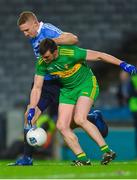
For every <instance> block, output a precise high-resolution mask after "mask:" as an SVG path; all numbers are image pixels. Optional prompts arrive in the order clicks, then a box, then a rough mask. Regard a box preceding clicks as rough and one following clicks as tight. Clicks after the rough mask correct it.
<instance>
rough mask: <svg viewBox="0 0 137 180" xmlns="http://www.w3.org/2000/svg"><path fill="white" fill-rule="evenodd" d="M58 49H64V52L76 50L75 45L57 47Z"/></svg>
mask: <svg viewBox="0 0 137 180" xmlns="http://www.w3.org/2000/svg"><path fill="white" fill-rule="evenodd" d="M58 47H59V49H66V50H75V49H76V48H78V46H76V45H59V46H58Z"/></svg>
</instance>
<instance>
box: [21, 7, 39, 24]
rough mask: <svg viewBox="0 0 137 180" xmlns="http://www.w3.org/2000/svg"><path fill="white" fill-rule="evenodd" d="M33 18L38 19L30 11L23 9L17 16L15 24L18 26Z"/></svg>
mask: <svg viewBox="0 0 137 180" xmlns="http://www.w3.org/2000/svg"><path fill="white" fill-rule="evenodd" d="M31 19H32V20H35V21H38V19H37V17H36V15H35V14H34V13H33V12H31V11H23V12H22V13H21V14H20V15H19V18H18V21H17V25H18V26H20V25H22V24H24V23H26V22H27V21H29V20H31Z"/></svg>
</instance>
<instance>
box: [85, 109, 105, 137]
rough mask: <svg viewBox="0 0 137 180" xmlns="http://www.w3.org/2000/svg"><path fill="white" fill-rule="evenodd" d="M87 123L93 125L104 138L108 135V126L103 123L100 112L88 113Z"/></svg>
mask: <svg viewBox="0 0 137 180" xmlns="http://www.w3.org/2000/svg"><path fill="white" fill-rule="evenodd" d="M87 119H88V121H90V122H91V123H93V124H94V125H95V126H96V127H97V128H98V129H99V131H100V133H101V135H102V136H103V137H104V138H105V137H107V135H108V125H107V123H106V122H105V120H104V118H103V115H102V113H101V111H100V110H94V111H92V112H90V113H88V116H87Z"/></svg>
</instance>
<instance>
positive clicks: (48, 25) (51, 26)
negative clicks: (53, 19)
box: [42, 23, 61, 32]
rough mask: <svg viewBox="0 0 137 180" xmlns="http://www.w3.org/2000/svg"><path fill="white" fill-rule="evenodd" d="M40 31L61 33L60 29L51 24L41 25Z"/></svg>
mask: <svg viewBox="0 0 137 180" xmlns="http://www.w3.org/2000/svg"><path fill="white" fill-rule="evenodd" d="M42 29H46V30H53V31H59V32H60V31H61V30H60V29H58V27H56V26H55V25H53V24H51V23H43V26H42Z"/></svg>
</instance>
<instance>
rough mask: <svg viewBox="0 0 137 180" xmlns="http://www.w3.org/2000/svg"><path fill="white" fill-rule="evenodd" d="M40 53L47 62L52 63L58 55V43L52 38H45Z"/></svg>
mask: <svg viewBox="0 0 137 180" xmlns="http://www.w3.org/2000/svg"><path fill="white" fill-rule="evenodd" d="M39 52H40V55H41V56H42V58H43V60H44V61H45V62H46V63H50V62H51V61H52V60H53V59H56V58H57V56H58V50H57V44H56V43H55V42H54V41H53V40H52V39H49V38H47V39H44V40H43V41H41V43H40V47H39Z"/></svg>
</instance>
